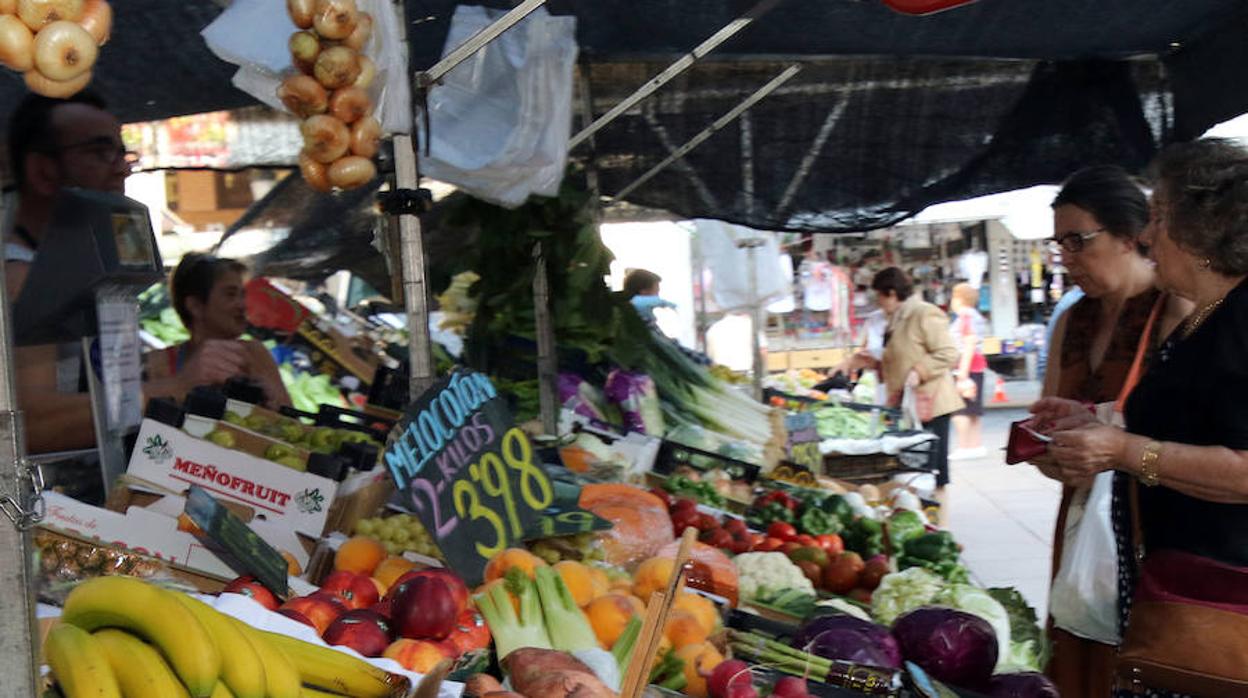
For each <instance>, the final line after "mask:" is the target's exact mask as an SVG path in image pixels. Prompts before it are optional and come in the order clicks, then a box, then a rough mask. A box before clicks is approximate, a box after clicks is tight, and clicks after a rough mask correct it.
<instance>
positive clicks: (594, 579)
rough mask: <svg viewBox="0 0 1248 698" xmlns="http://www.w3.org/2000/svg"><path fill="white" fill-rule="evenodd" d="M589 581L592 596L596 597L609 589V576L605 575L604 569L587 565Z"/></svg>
mask: <svg viewBox="0 0 1248 698" xmlns="http://www.w3.org/2000/svg"><path fill="white" fill-rule="evenodd" d="M588 569H589V581H590V584H591V585H592V587H593V591H594V596H593V598H595V599H596V598H598V597H599V596H602V595H603V594H605V593H607V592H608V591H610V590H611V578H610V577H608V576H607V573H606V571H604V570H603V569H602V568H601V567H589V568H588Z"/></svg>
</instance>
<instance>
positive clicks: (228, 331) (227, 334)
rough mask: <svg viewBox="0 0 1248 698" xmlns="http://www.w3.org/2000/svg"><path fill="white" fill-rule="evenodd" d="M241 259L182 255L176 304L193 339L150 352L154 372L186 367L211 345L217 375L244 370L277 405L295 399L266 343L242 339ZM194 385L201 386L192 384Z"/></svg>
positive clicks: (173, 286) (173, 284)
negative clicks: (283, 380) (240, 338)
mask: <svg viewBox="0 0 1248 698" xmlns="http://www.w3.org/2000/svg"><path fill="white" fill-rule="evenodd" d="M246 271H247V269H246V267H244V266H243V265H242V264H241V263H240V262H237V261H235V260H232V259H221V258H218V257H213V256H211V255H204V254H189V255H187V256H185V257H183V258H182V261H181V262H180V263H178V267H177V269H174V271H173V276H172V277H171V278H170V281H169V289H170V294H171V295H172V296H173V308H174V310H176V311H177V313H178V317H180V318H182V324H184V325H185V326H186V328H187V330H188V331H189V332H190V333H191V339H190V340H189V341H187V342H184V343H182V344H178V345H175V346H172V347H169V348H168V349H165V350H163V351H157V352H152V353H150V354H148V355H147V357H146V369H147V375H148V377H149V378H153V379H156V378H162V377H167V376H174V375H177V374H179V373H181V372H182V371H181V368H182V366H183V365H185V364H186V363H188V362H190V361H191V360H192V359H194V358H195V357H196V356H197V355H199V354H200V353H201V352H204V350H205V349H206V348H208V347H212V348H213V351H211V352H207V353H206V354H204V355H205V356H208V355H209V354H210V355H211V360H212V361H214V362H215V366H214V368H215V370H214V374H215V375H220V376H231V377H232V376H244V377H247V378H250V379H251V380H253V381H255V382H256V383H258V384H259V385H260V387H261V388H263V389H264V394H265V404H266V406H267V407H269V408H271V409H276V408H279V407H282V406H284V405H289V404H290V395H289V394H287V392H286V387H285V386H284V385H282V377H281V374H280V373H278V370H277V363H276V362H275V361H274V360H273V356H272V355H271V354H269V351H268V349H265V347H264V345H263V344H261V343H260V342H255V341H240V340H239V337H241V336H242V334H243V332H244V331H246V329H247V315H246V309H245V306H244V294H243V275H244V273H245V272H246ZM186 387H187V388H188V389H189V388H192V387H196V386H186Z"/></svg>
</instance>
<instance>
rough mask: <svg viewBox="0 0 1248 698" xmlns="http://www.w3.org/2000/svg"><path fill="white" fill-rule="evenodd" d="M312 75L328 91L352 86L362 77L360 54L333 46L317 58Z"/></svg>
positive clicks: (342, 47)
mask: <svg viewBox="0 0 1248 698" xmlns="http://www.w3.org/2000/svg"><path fill="white" fill-rule="evenodd" d="M312 74H313V75H314V76H316V79H317V82H320V83H321V85H323V86H324V87H325V89H327V90H337V89H340V88H343V87H346V86H348V85H352V84H354V83H355V81H356V79H357V78H359V77H360V54H358V53H356V52H355V51H352V50H351V49H349V48H347V47H346V46H331V47H329V48H327V49H325V50H324V51H321V55H319V56H317V57H316V65H314V66H313V68H312Z"/></svg>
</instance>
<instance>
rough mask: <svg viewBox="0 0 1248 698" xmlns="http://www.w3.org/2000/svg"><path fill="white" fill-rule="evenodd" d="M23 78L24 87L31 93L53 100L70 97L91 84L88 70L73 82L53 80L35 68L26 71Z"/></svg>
mask: <svg viewBox="0 0 1248 698" xmlns="http://www.w3.org/2000/svg"><path fill="white" fill-rule="evenodd" d="M23 77H25V78H26V87H28V88H30V91H31V92H34V93H36V94H41V95H43V96H44V97H51V98H53V99H65V98H66V97H72V96H74V95H76V94H78V93H79V92H81V91H82V89H83V88H84V87H86V86H87V85H89V84H91V71H89V70H88V71H87V72H85V73H83V74H82V75H79V76H78V77H76V78H74V79H73V80H53V79H51V78H49V77H48V76H46V75H43V74H42V73H40V72H39V71H38V69H36V68H31V69H30V70H28V71H26V72H25V74H24V75H23Z"/></svg>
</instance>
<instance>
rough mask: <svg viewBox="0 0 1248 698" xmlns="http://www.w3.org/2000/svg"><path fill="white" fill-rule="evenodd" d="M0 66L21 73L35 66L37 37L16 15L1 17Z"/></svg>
mask: <svg viewBox="0 0 1248 698" xmlns="http://www.w3.org/2000/svg"><path fill="white" fill-rule="evenodd" d="M0 65H3V66H5V67H6V68H12V69H13V70H16V71H17V72H19V73H24V72H26V71H27V70H30V69H31V67H33V66H34V65H35V35H34V34H32V33H31V32H30V27H28V26H26V25H25V23H23V22H22V20H20V19H18V18H17V17H16V16H14V15H0Z"/></svg>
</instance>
